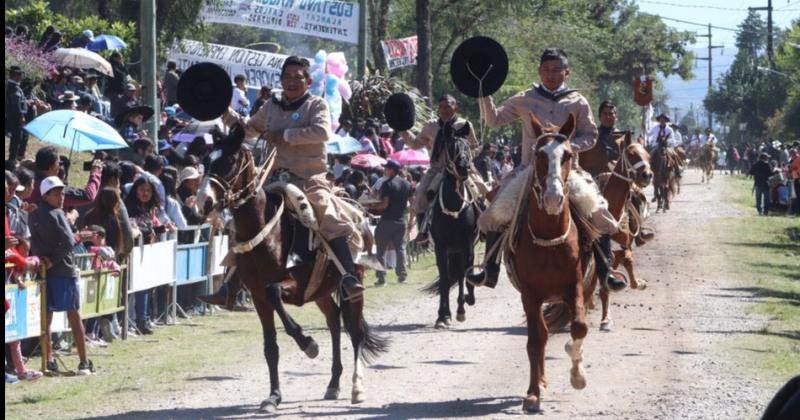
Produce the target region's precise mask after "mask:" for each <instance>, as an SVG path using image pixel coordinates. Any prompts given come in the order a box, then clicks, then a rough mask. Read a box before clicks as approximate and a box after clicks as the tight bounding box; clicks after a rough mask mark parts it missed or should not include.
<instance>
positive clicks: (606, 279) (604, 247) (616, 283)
mask: <svg viewBox="0 0 800 420" xmlns="http://www.w3.org/2000/svg"><path fill="white" fill-rule="evenodd" d="M592 249H593V250H594V265H595V274H597V278H598V279H599V280H600V284H605V285H606V287H607V288H608V289H609V290H611V291H612V292H618V291H620V290H622V289H624V288H625V286H627V284H626V283H625V281H624V280H620V279H618V278H616V277H614V276H613V275H611V270H610V269H609V266H610V264H611V261H610V260H609V259H610V258H611V236H610V235H603V236H601V237H600V238H599V239H598V240H597V243H596V244H595V246H594V247H593V248H592Z"/></svg>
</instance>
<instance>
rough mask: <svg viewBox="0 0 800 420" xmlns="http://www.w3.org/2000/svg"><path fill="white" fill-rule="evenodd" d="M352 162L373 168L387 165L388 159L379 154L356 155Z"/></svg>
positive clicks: (359, 165)
mask: <svg viewBox="0 0 800 420" xmlns="http://www.w3.org/2000/svg"><path fill="white" fill-rule="evenodd" d="M350 164H351V165H353V166H355V167H358V168H364V169H372V168H378V167H381V166H383V165H386V159H384V158H382V157H380V156H377V155H367V154H365V155H356V156H354V157H353V159H351V160H350Z"/></svg>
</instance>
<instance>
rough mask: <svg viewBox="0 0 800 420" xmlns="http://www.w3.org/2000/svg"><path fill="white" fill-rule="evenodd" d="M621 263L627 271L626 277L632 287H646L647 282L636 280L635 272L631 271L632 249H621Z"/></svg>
mask: <svg viewBox="0 0 800 420" xmlns="http://www.w3.org/2000/svg"><path fill="white" fill-rule="evenodd" d="M622 265H623V266H624V267H625V271H627V272H628V279H629V280H630V283H631V288H632V289H637V290H644V289H645V288H647V282H645V281H644V280H642V281H637V280H636V274H635V273H634V271H633V251H632V250H631V249H630V248H624V249H623V256H622Z"/></svg>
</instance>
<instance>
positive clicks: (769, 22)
mask: <svg viewBox="0 0 800 420" xmlns="http://www.w3.org/2000/svg"><path fill="white" fill-rule="evenodd" d="M747 10H766V11H767V57H769V68H771V69H772V68H775V62H774V57H773V55H772V0H767V7H748V8H747Z"/></svg>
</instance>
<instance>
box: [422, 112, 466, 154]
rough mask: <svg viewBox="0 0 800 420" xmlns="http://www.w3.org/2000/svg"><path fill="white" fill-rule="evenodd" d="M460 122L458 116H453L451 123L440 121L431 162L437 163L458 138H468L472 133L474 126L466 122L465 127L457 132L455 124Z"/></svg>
mask: <svg viewBox="0 0 800 420" xmlns="http://www.w3.org/2000/svg"><path fill="white" fill-rule="evenodd" d="M456 121H458V117H457V116H455V115H454V116H453V118H451V119H450V120H449V121H442V120H441V119H439V120H438V123H439V131H438V132H437V133H436V138H435V139H434V140H433V153H431V162H437V161H438V160H439V156H441V154H442V152H443V151H444V148H445V147H446V146H447V144H448V143H449V142H450V141H451V140H452V139H454V138H456V137H463V138H466V137H468V136H469V133H470V132H471V131H472V126H471V125H470V124H469V121H465V122H464V126H463V127H461V128H460V129H458V130H456V129H455V128H454V127H453V124H455V123H456Z"/></svg>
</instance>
